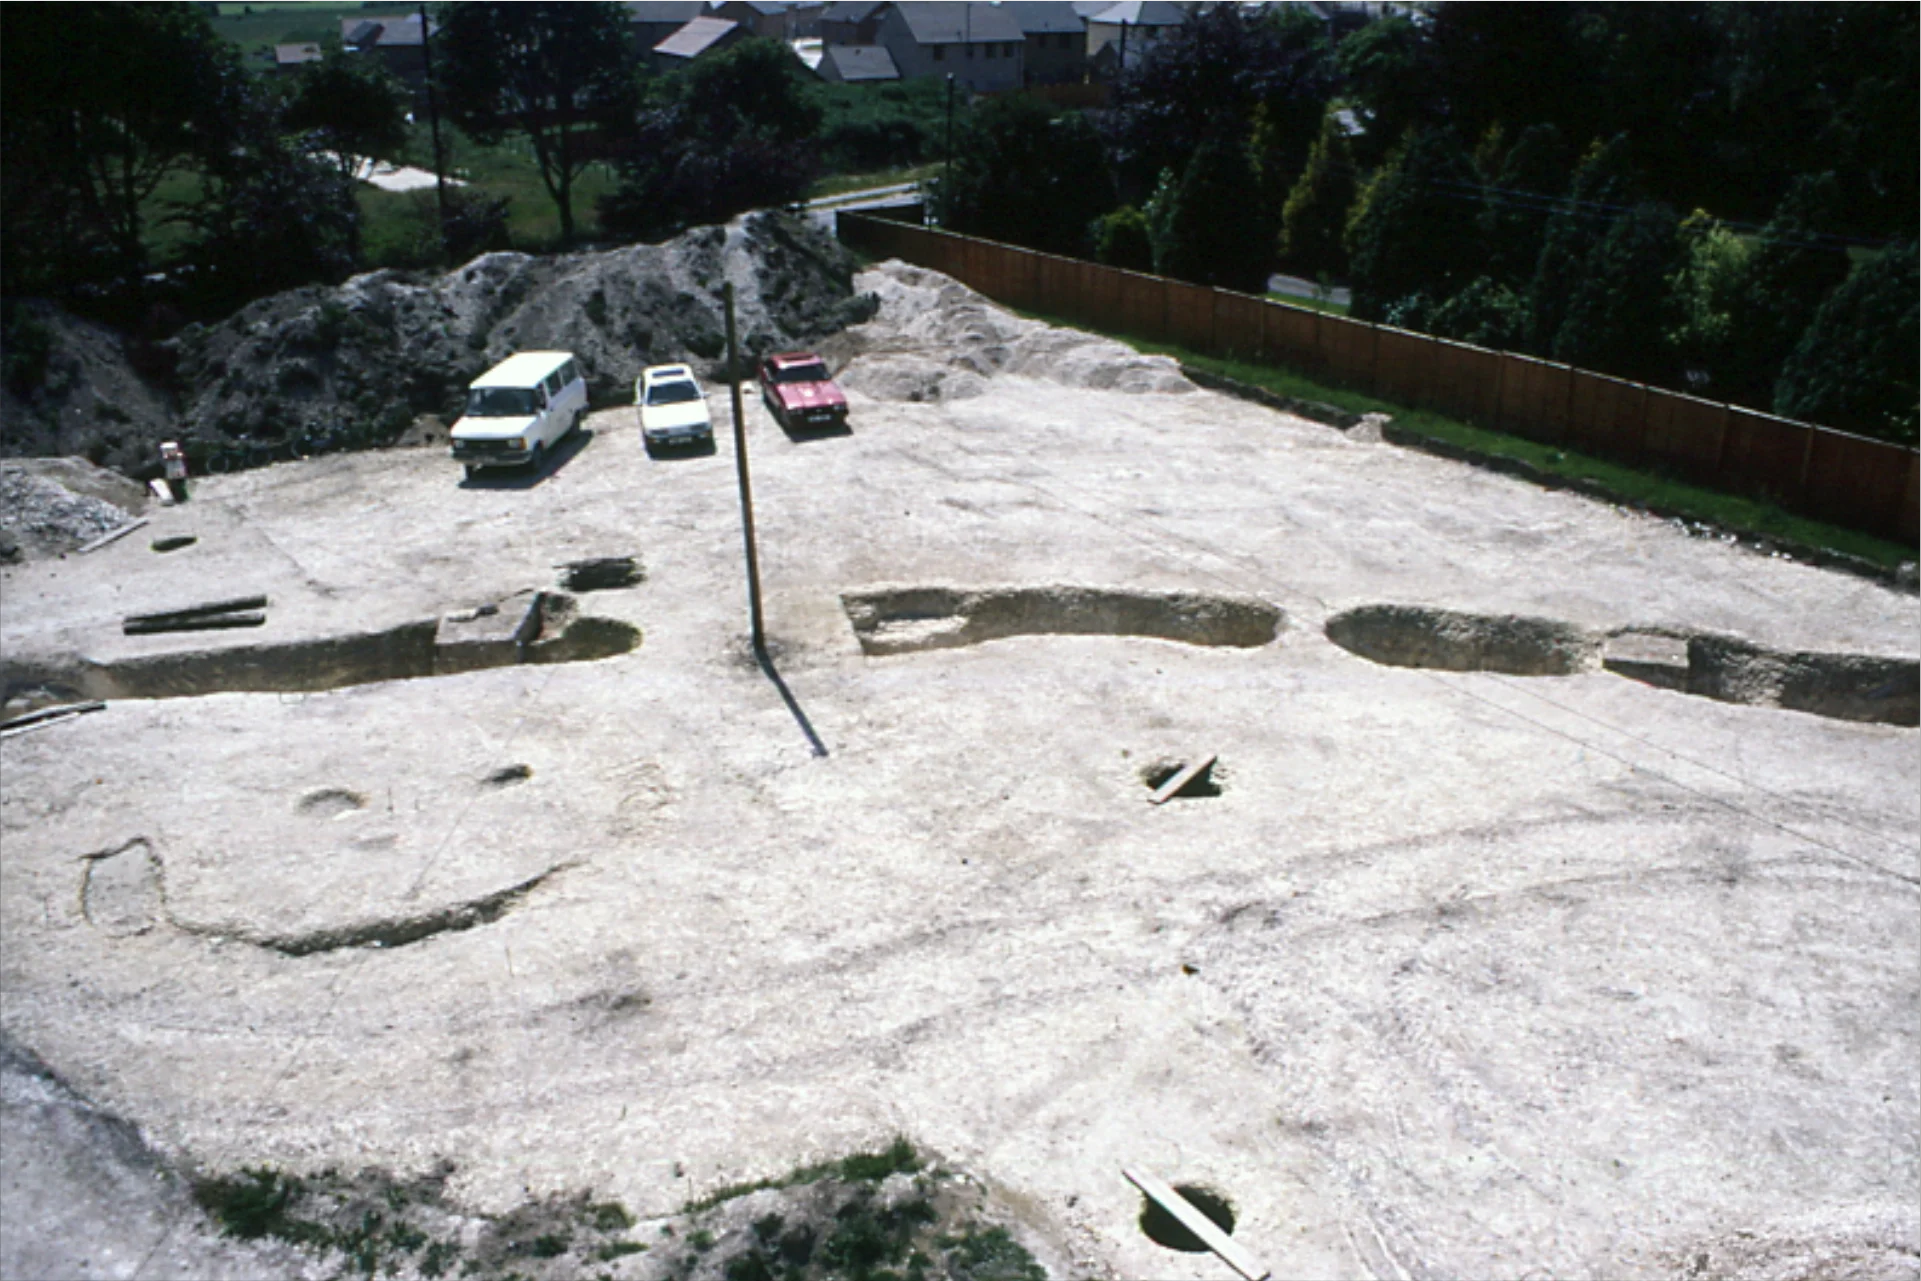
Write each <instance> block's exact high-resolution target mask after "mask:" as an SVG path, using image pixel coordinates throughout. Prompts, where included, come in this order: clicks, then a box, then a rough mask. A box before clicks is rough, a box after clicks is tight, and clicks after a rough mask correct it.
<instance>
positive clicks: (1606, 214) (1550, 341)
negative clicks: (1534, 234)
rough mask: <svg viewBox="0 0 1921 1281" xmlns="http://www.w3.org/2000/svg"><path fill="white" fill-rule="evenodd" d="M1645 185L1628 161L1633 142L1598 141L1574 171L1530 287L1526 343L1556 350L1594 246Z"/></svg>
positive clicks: (1545, 237)
mask: <svg viewBox="0 0 1921 1281" xmlns="http://www.w3.org/2000/svg"><path fill="white" fill-rule="evenodd" d="M1639 187H1640V183H1639V180H1638V179H1637V178H1636V176H1635V174H1634V170H1633V168H1632V166H1631V165H1630V164H1629V161H1628V142H1627V138H1626V137H1625V136H1616V137H1614V138H1612V139H1610V140H1609V141H1607V142H1605V143H1598V142H1597V143H1596V144H1594V146H1593V147H1592V148H1590V149H1589V151H1588V154H1587V155H1586V156H1585V157H1584V158H1583V159H1582V161H1581V164H1580V166H1579V167H1578V168H1577V169H1575V171H1574V181H1573V182H1572V184H1570V186H1569V189H1568V195H1567V198H1566V199H1564V200H1561V201H1557V202H1556V208H1555V211H1554V213H1553V214H1552V215H1551V216H1550V217H1549V219H1548V224H1547V231H1546V233H1545V234H1544V235H1543V237H1542V241H1541V257H1540V260H1539V261H1538V262H1537V263H1536V264H1535V267H1534V278H1533V280H1532V281H1531V282H1530V283H1529V285H1528V293H1527V310H1528V327H1527V345H1528V348H1529V350H1532V351H1535V352H1539V353H1541V354H1543V355H1545V354H1547V353H1548V352H1551V351H1552V350H1553V349H1554V343H1555V338H1556V336H1557V335H1558V334H1559V333H1560V331H1561V324H1562V322H1563V321H1565V320H1566V319H1567V309H1568V303H1569V300H1570V299H1571V298H1572V297H1573V296H1574V292H1575V291H1576V290H1577V289H1578V288H1580V285H1581V278H1582V272H1583V271H1584V270H1585V269H1586V265H1587V263H1588V260H1589V258H1590V256H1591V255H1592V254H1593V251H1594V248H1595V246H1596V245H1598V244H1600V242H1601V241H1602V240H1604V239H1606V237H1607V234H1608V230H1609V229H1610V228H1611V227H1612V226H1613V225H1614V220H1615V219H1616V218H1618V217H1619V216H1620V215H1621V213H1622V212H1623V211H1624V210H1626V209H1627V207H1628V206H1629V205H1630V204H1631V203H1632V202H1633V200H1634V199H1635V197H1636V194H1637V192H1638V191H1639Z"/></svg>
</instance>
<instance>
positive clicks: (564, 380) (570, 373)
mask: <svg viewBox="0 0 1921 1281" xmlns="http://www.w3.org/2000/svg"><path fill="white" fill-rule="evenodd" d="M578 377H580V371H579V370H578V369H575V368H574V362H573V361H571V360H570V361H568V362H567V363H566V364H564V365H562V366H561V367H560V385H561V386H562V387H565V386H566V385H567V384H568V383H570V382H572V381H573V380H574V379H576V378H578Z"/></svg>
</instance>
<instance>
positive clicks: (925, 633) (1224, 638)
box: [840, 586, 1285, 655]
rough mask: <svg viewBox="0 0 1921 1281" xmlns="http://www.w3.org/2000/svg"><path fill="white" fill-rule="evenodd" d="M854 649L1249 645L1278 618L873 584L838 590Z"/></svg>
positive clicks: (1268, 612) (1191, 600) (1201, 601)
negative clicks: (1059, 640) (1059, 642)
mask: <svg viewBox="0 0 1921 1281" xmlns="http://www.w3.org/2000/svg"><path fill="white" fill-rule="evenodd" d="M840 599H841V607H842V608H843V609H845V610H846V611H847V618H848V621H849V622H851V623H852V624H853V625H854V635H855V636H856V637H857V638H858V639H859V641H860V647H861V650H862V652H864V653H866V654H869V655H883V654H905V653H911V652H913V651H916V650H924V649H952V648H956V647H958V646H963V645H978V644H981V643H982V642H984V641H991V640H1000V639H1003V638H1005V637H1009V636H1036V635H1071V636H1144V637H1150V638H1153V639H1157V640H1171V641H1181V642H1184V643H1186V644H1189V645H1226V646H1234V647H1239V648H1252V647H1255V646H1259V645H1265V644H1267V643H1268V642H1269V641H1272V640H1273V639H1274V638H1275V636H1276V635H1278V634H1279V632H1280V629H1281V625H1282V623H1283V622H1284V621H1285V616H1284V615H1283V614H1282V613H1281V611H1280V610H1279V609H1278V608H1276V607H1275V606H1273V605H1270V604H1268V603H1267V602H1266V601H1263V600H1257V599H1255V598H1253V597H1247V596H1212V595H1204V594H1201V593H1197V592H1143V591H1124V590H1116V589H1111V588H1100V587H1071V586H1050V587H1007V588H983V589H978V590H975V589H968V588H961V587H877V588H871V589H867V590H864V591H853V592H847V593H844V594H843V595H842V596H841V598H840Z"/></svg>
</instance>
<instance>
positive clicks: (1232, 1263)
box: [1121, 1166, 1274, 1281]
mask: <svg viewBox="0 0 1921 1281" xmlns="http://www.w3.org/2000/svg"><path fill="white" fill-rule="evenodd" d="M1121 1173H1122V1174H1124V1175H1126V1176H1127V1181H1128V1182H1129V1183H1132V1184H1133V1185H1134V1186H1135V1187H1137V1188H1139V1189H1140V1190H1141V1192H1142V1194H1143V1195H1145V1196H1147V1197H1149V1198H1150V1199H1152V1200H1153V1201H1154V1203H1155V1204H1156V1205H1158V1206H1160V1207H1161V1209H1163V1210H1165V1211H1167V1212H1168V1213H1169V1214H1171V1215H1173V1216H1174V1217H1175V1218H1176V1219H1178V1220H1180V1223H1181V1226H1182V1227H1184V1228H1186V1229H1187V1230H1188V1231H1189V1232H1192V1233H1193V1234H1194V1235H1195V1236H1197V1237H1199V1238H1200V1239H1201V1242H1202V1244H1204V1245H1206V1246H1207V1248H1208V1249H1210V1250H1212V1251H1213V1252H1214V1253H1215V1254H1218V1255H1219V1256H1220V1257H1221V1262H1223V1263H1225V1264H1227V1266H1228V1267H1230V1268H1232V1269H1234V1270H1235V1271H1236V1272H1238V1273H1240V1274H1241V1275H1242V1276H1243V1277H1245V1278H1247V1281H1268V1278H1270V1277H1272V1276H1273V1275H1274V1274H1273V1273H1271V1272H1269V1271H1268V1270H1267V1267H1266V1265H1265V1264H1263V1263H1262V1262H1261V1261H1260V1260H1259V1259H1256V1258H1255V1257H1254V1256H1253V1255H1252V1254H1249V1253H1248V1252H1247V1251H1246V1250H1245V1249H1244V1248H1242V1247H1241V1246H1240V1245H1239V1244H1238V1243H1237V1242H1236V1241H1235V1240H1234V1238H1233V1237H1231V1236H1229V1235H1227V1233H1225V1232H1223V1231H1221V1229H1220V1225H1218V1224H1217V1223H1215V1222H1214V1220H1212V1219H1210V1218H1208V1217H1207V1216H1206V1215H1205V1214H1202V1213H1201V1212H1200V1211H1199V1210H1197V1209H1195V1208H1194V1203H1193V1202H1191V1201H1189V1200H1188V1199H1187V1198H1186V1197H1184V1196H1182V1195H1181V1194H1180V1193H1178V1192H1176V1191H1175V1190H1174V1189H1173V1188H1170V1187H1169V1186H1167V1184H1165V1183H1163V1182H1161V1181H1160V1180H1159V1179H1157V1178H1155V1177H1154V1176H1153V1175H1151V1174H1149V1173H1148V1172H1147V1171H1146V1170H1143V1169H1140V1168H1138V1167H1127V1166H1124V1167H1122V1169H1121Z"/></svg>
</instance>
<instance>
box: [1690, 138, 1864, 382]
mask: <svg viewBox="0 0 1921 1281" xmlns="http://www.w3.org/2000/svg"><path fill="white" fill-rule="evenodd" d="M1839 203H1840V184H1839V183H1838V182H1836V180H1835V177H1834V175H1833V174H1831V173H1824V174H1820V175H1805V174H1804V175H1803V176H1801V177H1800V178H1797V179H1796V180H1795V182H1794V185H1793V186H1792V187H1790V188H1789V190H1788V194H1787V195H1786V196H1784V197H1782V200H1781V204H1780V206H1779V207H1778V208H1777V209H1776V210H1775V212H1774V217H1772V218H1771V219H1769V220H1768V224H1767V226H1765V227H1763V228H1762V229H1761V235H1760V239H1759V241H1758V243H1756V245H1755V247H1754V250H1753V252H1752V253H1751V254H1750V255H1749V256H1748V260H1747V267H1748V270H1747V272H1746V275H1745V279H1744V280H1743V281H1742V287H1741V288H1740V289H1739V290H1738V291H1737V292H1736V293H1735V296H1734V300H1733V306H1732V307H1731V308H1730V311H1731V321H1732V327H1733V331H1734V342H1733V343H1731V344H1730V345H1729V347H1728V348H1727V355H1726V358H1725V359H1724V361H1723V362H1722V366H1721V368H1720V369H1719V370H1718V371H1717V372H1718V373H1719V374H1720V378H1719V381H1720V382H1721V384H1722V389H1721V390H1720V391H1719V392H1717V395H1719V396H1720V397H1721V398H1723V399H1727V400H1738V401H1739V402H1740V403H1742V404H1744V405H1766V404H1769V403H1771V402H1772V401H1773V399H1774V384H1775V380H1776V379H1777V378H1778V377H1779V376H1780V373H1781V366H1782V364H1783V362H1785V361H1786V360H1787V358H1788V354H1789V353H1790V352H1792V351H1793V350H1794V347H1795V344H1796V343H1797V342H1799V341H1800V338H1801V335H1802V334H1803V333H1805V332H1807V328H1808V324H1809V322H1810V321H1812V320H1813V319H1814V313H1815V309H1816V308H1818V307H1819V306H1820V305H1821V302H1822V300H1823V299H1825V298H1826V297H1827V296H1828V295H1829V294H1830V293H1832V292H1833V291H1834V289H1835V287H1836V286H1837V285H1839V284H1840V283H1841V282H1842V281H1843V280H1845V279H1846V278H1847V275H1848V258H1847V254H1846V252H1845V251H1844V250H1843V249H1842V248H1841V247H1840V246H1838V245H1835V244H1832V243H1822V241H1821V235H1822V232H1821V230H1820V228H1822V227H1824V226H1833V225H1834V218H1835V215H1836V213H1837V211H1838V209H1837V207H1838V205H1839Z"/></svg>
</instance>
